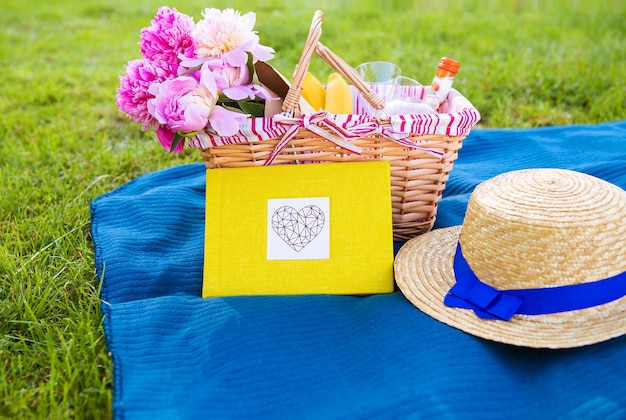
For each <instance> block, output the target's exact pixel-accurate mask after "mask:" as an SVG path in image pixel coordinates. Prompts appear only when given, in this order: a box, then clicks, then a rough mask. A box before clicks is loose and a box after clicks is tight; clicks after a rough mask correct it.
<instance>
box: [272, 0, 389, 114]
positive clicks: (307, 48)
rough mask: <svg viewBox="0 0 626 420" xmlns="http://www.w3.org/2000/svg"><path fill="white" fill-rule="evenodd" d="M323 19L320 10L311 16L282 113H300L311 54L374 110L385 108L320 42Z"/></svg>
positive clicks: (370, 90)
mask: <svg viewBox="0 0 626 420" xmlns="http://www.w3.org/2000/svg"><path fill="white" fill-rule="evenodd" d="M323 19H324V13H323V12H322V11H321V10H317V11H315V14H314V15H313V21H312V22H311V27H310V28H309V35H308V37H307V39H306V42H305V44H304V48H303V49H302V54H301V55H300V60H299V61H298V65H297V66H296V69H295V71H294V75H293V81H292V83H291V85H290V86H289V91H288V92H287V95H286V97H285V100H284V101H283V106H282V109H283V112H285V113H287V114H289V115H292V116H293V115H294V114H296V113H299V112H300V97H301V95H302V83H303V82H304V78H305V76H306V73H307V71H309V65H310V64H311V57H312V56H313V52H315V53H317V55H319V56H320V57H321V58H322V59H323V60H324V61H326V63H328V64H329V65H330V66H331V67H332V68H334V69H335V70H337V71H338V72H339V73H340V74H341V75H343V76H344V77H345V78H346V79H348V80H349V81H350V82H351V83H352V85H354V86H355V87H356V88H357V89H358V90H359V92H361V95H363V98H365V100H366V101H367V102H368V103H369V104H370V105H372V106H373V107H374V109H377V110H382V109H384V108H385V102H384V101H383V100H382V99H381V97H380V96H379V95H378V94H377V93H376V92H374V91H373V90H372V89H370V87H369V86H367V85H366V84H365V82H364V81H363V79H362V78H361V76H359V74H358V73H357V72H356V70H354V69H353V68H352V67H351V66H350V65H349V64H348V63H346V62H345V61H344V60H343V59H342V58H341V57H339V56H338V55H337V54H335V53H334V52H333V51H331V50H330V49H329V48H328V47H326V46H325V45H324V44H322V43H321V42H320V38H321V37H322V20H323Z"/></svg>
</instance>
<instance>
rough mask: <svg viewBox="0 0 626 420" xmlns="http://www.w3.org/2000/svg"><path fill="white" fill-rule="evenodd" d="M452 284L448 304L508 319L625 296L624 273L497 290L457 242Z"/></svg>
mask: <svg viewBox="0 0 626 420" xmlns="http://www.w3.org/2000/svg"><path fill="white" fill-rule="evenodd" d="M454 275H455V278H456V283H455V284H454V286H452V288H450V290H449V291H448V294H447V295H446V296H445V298H444V301H443V302H444V304H446V305H447V306H450V307H455V308H463V309H471V310H473V311H474V312H475V313H476V315H478V316H479V317H480V318H484V319H501V320H505V321H508V320H510V319H511V318H512V317H513V315H515V314H524V315H543V314H551V313H557V312H566V311H573V310H579V309H584V308H590V307H592V306H597V305H603V304H605V303H608V302H611V301H613V300H616V299H619V298H621V297H624V296H626V272H623V273H621V274H618V275H616V276H613V277H609V278H606V279H602V280H598V281H593V282H588V283H581V284H573V285H568V286H558V287H548V288H539V289H515V290H497V289H495V288H493V287H491V286H489V285H487V284H485V283H483V282H481V281H480V280H479V279H478V277H476V274H474V272H473V271H472V269H471V268H470V266H469V265H468V264H467V261H465V257H464V256H463V252H462V251H461V244H460V243H459V244H457V248H456V254H455V255H454Z"/></svg>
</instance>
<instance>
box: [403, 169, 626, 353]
mask: <svg viewBox="0 0 626 420" xmlns="http://www.w3.org/2000/svg"><path fill="white" fill-rule="evenodd" d="M457 244H460V248H459V249H460V250H462V252H460V253H457V252H456V250H457ZM455 255H456V258H455ZM461 256H462V257H461ZM463 258H464V261H465V262H466V264H467V266H469V269H467V266H466V267H465V268H463ZM394 270H395V276H396V281H397V283H398V287H399V288H400V290H401V291H402V293H403V294H404V295H405V296H406V297H407V299H409V300H410V301H411V302H412V303H413V304H414V305H415V306H417V307H418V308H419V309H421V310H422V311H424V312H425V313H426V314H428V315H430V316H432V317H433V318H435V319H437V320H439V321H442V322H444V323H446V324H448V325H450V326H453V327H455V328H458V329H460V330H463V331H465V332H468V333H470V334H473V335H476V336H479V337H483V338H486V339H489V340H493V341H499V342H503V343H509V344H514V345H519V346H527V347H547V348H568V347H577V346H583V345H587V344H592V343H597V342H600V341H604V340H608V339H610V338H613V337H617V336H620V335H623V334H626V297H624V296H625V295H626V273H625V272H626V191H624V190H622V189H621V188H619V187H617V186H616V185H613V184H610V183H608V182H606V181H603V180H601V179H598V178H595V177H593V176H590V175H585V174H582V173H579V172H575V171H570V170H563V169H529V170H520V171H512V172H507V173H504V174H501V175H498V176H496V177H494V178H491V179H490V180H487V181H485V182H483V183H481V184H480V185H478V186H477V187H476V189H475V190H474V192H473V193H472V195H471V196H470V200H469V203H468V207H467V212H466V214H465V220H464V221H463V226H455V227H449V228H442V229H435V230H433V231H431V232H428V233H425V234H423V235H421V236H418V237H416V238H413V239H411V240H410V241H408V242H407V243H406V244H404V246H403V247H402V248H401V249H400V251H399V252H398V254H397V256H396V260H395V263H394ZM455 270H456V271H455ZM463 270H466V271H465V272H463ZM467 272H469V273H470V274H467ZM455 273H457V276H458V278H457V277H455ZM474 275H475V277H472V276H474ZM468 279H470V280H468ZM471 279H475V280H477V279H480V280H477V281H476V282H474V283H471V282H472V281H473V280H471ZM457 280H458V281H457ZM467 282H469V283H467ZM461 283H462V284H461ZM609 283H611V284H609ZM468 284H469V285H470V286H468ZM475 284H479V286H480V287H478V288H473V286H472V285H475ZM581 285H582V286H581ZM453 286H455V289H453V290H452V291H451V288H452V287H453ZM561 286H562V287H561ZM572 286H574V287H572ZM587 287H592V288H595V287H600V288H599V289H592V290H585V288H587ZM456 289H459V290H456ZM470 289H472V290H470ZM478 289H480V290H478ZM483 289H486V290H487V292H486V295H485V294H479V295H480V296H482V297H476V296H475V295H474V294H473V291H476V290H478V292H483V291H484V290H483ZM493 289H496V290H495V291H494V290H493ZM528 289H538V293H539V294H538V295H530V296H531V297H532V298H525V299H526V300H524V298H522V299H521V301H520V302H517V301H515V298H510V295H514V296H517V295H515V293H518V291H520V290H521V293H522V294H524V293H535V292H536V291H535V290H528ZM547 289H553V290H548V292H547V293H548V294H547V295H546V290H547ZM478 292H477V293H478ZM498 292H502V293H500V294H499V293H498ZM550 292H553V293H552V294H550ZM571 292H574V294H575V295H576V296H577V297H576V298H575V299H579V300H582V302H583V303H582V304H581V303H580V302H573V301H570V299H571V298H569V297H567V296H566V293H571ZM457 294H460V296H457ZM611 294H612V295H611ZM496 295H497V296H498V297H497V298H496V299H493V298H494V297H495V296H496ZM468 296H469V297H468ZM485 296H487V297H485ZM524 296H527V295H524ZM444 299H445V300H446V303H444ZM485 299H486V300H485ZM490 299H493V300H490ZM507 299H509V300H511V299H512V301H513V308H514V311H517V312H515V314H514V315H512V317H510V319H509V320H505V318H502V317H500V315H499V314H495V315H494V314H493V313H491V312H490V311H491V310H492V309H491V308H492V307H493V306H496V305H495V302H496V301H497V302H498V305H500V304H501V303H502V302H504V301H506V300H507ZM533 299H534V300H535V301H531V300H533ZM598 299H599V300H600V301H601V303H599V302H598V301H596V302H594V300H598ZM483 300H485V302H482V301H483ZM572 302H573V303H572ZM604 302H606V303H604ZM502 304H503V305H504V306H506V305H505V304H504V303H502ZM520 304H521V306H519V305H520ZM544 304H546V305H548V306H551V305H556V306H560V305H565V306H566V307H567V306H568V305H573V307H575V308H581V307H583V308H584V309H571V308H570V309H567V310H565V311H561V312H551V313H544V312H543V309H536V308H535V309H532V308H531V309H530V310H529V312H525V310H526V308H527V307H539V308H541V307H542V306H543V305H544ZM590 305H592V306H590ZM516 307H517V309H515V308H516ZM468 308H469V309H468ZM498 310H500V309H498ZM498 310H495V312H498ZM507 310H508V309H506V308H504V309H503V311H504V312H506V311H507ZM533 311H538V312H537V313H534V314H528V313H533ZM510 315H511V314H510V313H509V316H510ZM485 317H486V318H485ZM488 318H495V319H488Z"/></svg>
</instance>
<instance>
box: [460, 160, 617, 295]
mask: <svg viewBox="0 0 626 420" xmlns="http://www.w3.org/2000/svg"><path fill="white" fill-rule="evenodd" d="M460 243H461V247H462V249H463V254H464V256H465V259H466V260H467V263H468V265H469V266H470V267H471V268H472V270H473V271H474V273H475V274H476V275H477V277H478V278H479V279H480V280H481V281H482V282H484V283H486V284H488V285H490V286H492V287H495V288H496V289H500V290H506V289H509V290H510V289H526V288H542V287H555V286H564V285H569V284H579V283H585V282H590V281H595V280H601V279H604V278H608V277H611V276H615V275H617V274H619V273H622V272H624V271H626V191H624V190H622V189H621V188H619V187H617V186H616V185H613V184H611V183H608V182H606V181H603V180H601V179H599V178H596V177H593V176H590V175H586V174H582V173H580V172H575V171H570V170H563V169H528V170H521V171H512V172H507V173H504V174H502V175H499V176H496V177H494V178H491V179H489V180H487V181H485V182H483V183H481V184H480V185H478V186H477V187H476V189H475V190H474V192H473V193H472V195H471V196H470V200H469V203H468V207H467V212H466V215H465V220H464V222H463V226H462V228H461V236H460Z"/></svg>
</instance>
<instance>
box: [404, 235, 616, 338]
mask: <svg viewBox="0 0 626 420" xmlns="http://www.w3.org/2000/svg"><path fill="white" fill-rule="evenodd" d="M460 233H461V226H454V227H449V228H440V229H435V230H432V231H430V232H428V233H425V234H423V235H420V236H417V237H415V238H413V239H411V240H410V241H408V242H406V243H405V244H404V245H403V246H402V248H401V249H400V250H399V251H398V254H397V255H396V259H395V262H394V272H395V277H396V282H397V284H398V287H399V288H400V290H401V291H402V293H403V294H404V296H405V297H406V298H407V299H408V300H409V301H410V302H411V303H412V304H413V305H415V306H416V307H417V308H419V309H420V310H422V311H423V312H424V313H426V314H428V315H430V316H431V317H433V318H435V319H437V320H439V321H441V322H443V323H445V324H448V325H450V326H451V327H454V328H457V329H459V330H462V331H465V332H467V333H469V334H472V335H475V336H477V337H482V338H485V339H488V340H492V341H497V342H501V343H507V344H513V345H517V346H525V347H535V348H571V347H579V346H584V345H589V344H594V343H598V342H601V341H605V340H608V339H611V338H614V337H618V336H621V335H624V334H626V317H625V316H624V311H626V297H624V298H621V299H618V300H615V301H613V302H610V303H607V304H604V305H600V306H596V307H593V308H586V309H581V310H578V311H569V312H560V313H556V314H548V315H514V316H513V318H511V320H509V321H500V320H487V319H482V318H479V317H478V316H477V315H476V314H475V313H474V312H473V311H471V310H468V309H459V308H453V307H449V306H446V305H444V303H443V299H444V297H445V295H446V294H447V293H448V290H449V289H450V287H452V286H453V285H454V283H455V279H454V270H453V266H452V264H453V260H454V254H455V250H456V245H457V242H458V240H459V235H460Z"/></svg>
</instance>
